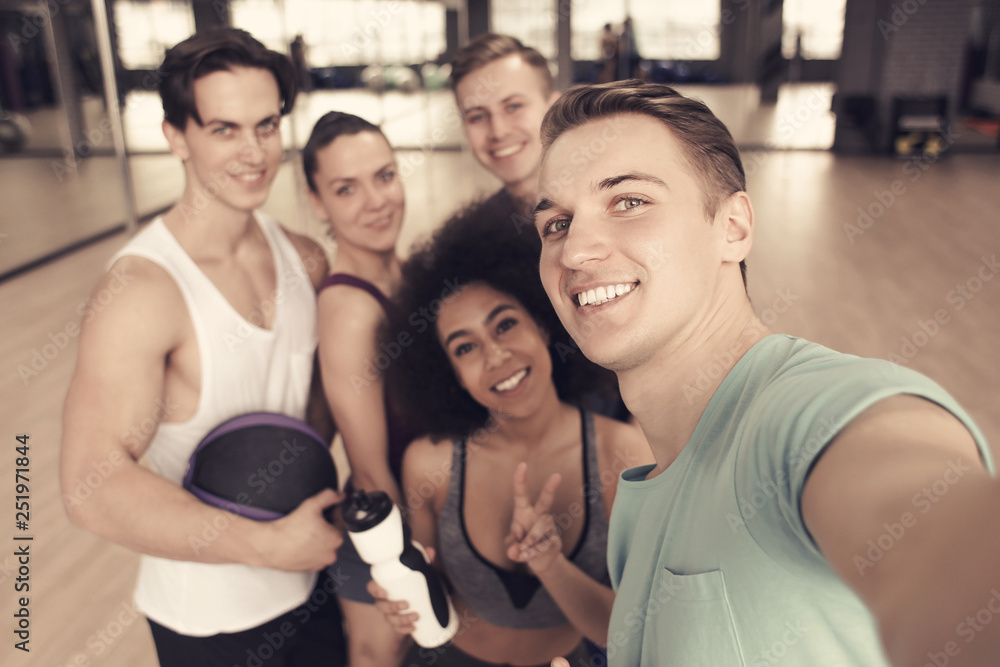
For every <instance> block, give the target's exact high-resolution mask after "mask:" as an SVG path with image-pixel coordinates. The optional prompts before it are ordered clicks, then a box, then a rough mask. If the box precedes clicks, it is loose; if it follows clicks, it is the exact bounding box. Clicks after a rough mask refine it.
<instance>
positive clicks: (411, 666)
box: [400, 642, 607, 667]
mask: <svg viewBox="0 0 1000 667" xmlns="http://www.w3.org/2000/svg"><path fill="white" fill-rule="evenodd" d="M585 644H586V642H580V645H579V646H577V647H576V649H575V650H574V651H573V652H572V653H570V654H569V655H567V656H565V658H566V659H567V660H569V664H570V665H571V666H572V667H584V666H586V667H590V666H591V665H594V664H595V663H593V662H592V661H591V655H590V650H589V649H588V648H587V646H586V645H585ZM597 664H607V663H597ZM430 665H434V667H509V665H506V664H504V663H497V662H486V661H485V660H480V659H479V658H474V657H472V656H471V655H469V654H468V653H466V652H465V651H463V650H461V649H460V648H457V647H456V646H454V645H453V644H451V643H448V644H445V645H444V646H439V647H437V648H421V647H420V646H417V645H416V644H413V645H412V646H411V647H410V651H409V653H407V654H406V657H405V658H404V659H403V662H402V664H401V665H400V667H424V666H430ZM540 667H549V663H545V665H542V666H540Z"/></svg>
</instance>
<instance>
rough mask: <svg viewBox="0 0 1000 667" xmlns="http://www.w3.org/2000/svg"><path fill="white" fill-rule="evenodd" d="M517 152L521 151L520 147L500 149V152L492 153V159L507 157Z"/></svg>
mask: <svg viewBox="0 0 1000 667" xmlns="http://www.w3.org/2000/svg"><path fill="white" fill-rule="evenodd" d="M519 150H521V147H520V146H509V147H507V148H501V149H500V150H497V151H493V157H507V156H509V155H513V154H514V153H516V152H518V151H519Z"/></svg>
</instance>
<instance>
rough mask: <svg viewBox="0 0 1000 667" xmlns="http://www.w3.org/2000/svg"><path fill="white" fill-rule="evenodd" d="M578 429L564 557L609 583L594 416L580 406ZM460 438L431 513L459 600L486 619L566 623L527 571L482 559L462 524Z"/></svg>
mask: <svg viewBox="0 0 1000 667" xmlns="http://www.w3.org/2000/svg"><path fill="white" fill-rule="evenodd" d="M580 420H581V422H582V423H581V429H582V435H583V438H582V439H583V456H582V459H583V479H584V480H585V481H584V489H583V499H584V501H585V503H584V504H585V509H584V521H583V530H582V531H581V532H580V539H579V541H578V542H577V545H576V548H574V549H573V552H572V554H570V556H569V559H570V560H571V561H572V562H573V563H574V564H576V566H577V567H579V568H580V569H581V570H582V571H583V572H584V573H586V574H587V575H588V576H590V577H591V578H592V579H594V580H595V581H599V582H601V583H603V584H608V583H609V581H610V580H609V578H608V568H607V550H608V519H607V513H606V512H605V508H604V495H603V494H602V492H601V475H600V470H599V469H598V465H597V447H596V446H595V444H594V417H593V415H592V414H590V413H588V412H581V414H580ZM465 453H466V447H465V440H456V441H455V445H454V450H453V452H452V469H451V480H450V482H449V486H448V496H447V498H446V500H445V504H444V507H443V508H442V509H441V513H440V515H439V516H438V519H437V531H438V547H439V549H440V558H441V563H442V565H443V567H444V571H445V574H446V575H447V576H448V580H449V581H450V582H451V585H452V587H453V588H454V590H455V592H456V593H457V594H458V596H459V597H460V598H461V599H462V601H463V602H464V603H465V604H466V606H468V607H469V609H471V610H472V611H473V612H475V614H476V615H477V616H479V617H480V618H482V619H483V620H484V621H486V622H487V623H492V624H493V625H498V626H501V627H506V628H552V627H557V626H560V625H565V624H566V623H568V621H567V620H566V617H565V616H564V615H563V613H562V611H560V609H559V607H558V606H557V605H556V603H555V602H554V601H553V600H552V598H551V597H550V596H549V594H548V591H546V590H545V589H544V588H543V587H542V585H541V582H540V581H539V580H538V578H537V577H535V576H534V575H532V574H529V573H521V572H511V571H509V570H504V569H502V568H500V567H498V566H497V565H495V564H494V563H492V562H490V561H488V560H486V558H484V557H483V556H482V555H481V554H480V553H479V552H478V551H476V548H475V547H474V546H472V542H471V541H470V540H469V533H468V531H467V530H466V529H465V520H464V513H463V511H462V508H463V506H464V505H465Z"/></svg>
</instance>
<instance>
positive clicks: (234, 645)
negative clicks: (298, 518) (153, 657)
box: [147, 572, 347, 667]
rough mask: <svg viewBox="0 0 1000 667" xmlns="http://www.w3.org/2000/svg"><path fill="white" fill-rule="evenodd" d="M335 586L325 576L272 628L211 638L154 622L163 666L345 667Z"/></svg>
mask: <svg viewBox="0 0 1000 667" xmlns="http://www.w3.org/2000/svg"><path fill="white" fill-rule="evenodd" d="M333 590H334V585H333V581H332V580H331V579H330V577H329V576H328V575H327V574H326V573H325V572H324V573H321V574H320V576H319V577H318V578H317V580H316V587H315V588H314V589H313V591H312V593H311V594H310V595H309V599H308V600H306V601H305V602H304V603H303V604H302V605H301V606H299V607H296V608H295V609H293V610H291V611H289V612H287V613H285V614H282V615H281V616H278V617H277V618H274V619H271V620H270V621H268V622H267V623H264V624H262V625H259V626H257V627H256V628H251V629H249V630H241V631H240V632H225V633H220V634H217V635H211V636H208V637H191V636H188V635H182V634H179V633H177V632H174V631H173V630H170V629H169V628H165V627H163V626H162V625H160V624H159V623H157V622H155V621H153V620H152V619H147V620H149V627H150V629H152V631H153V641H154V642H155V644H156V654H157V657H158V658H159V660H160V666H161V667H190V666H192V665H198V667H314V666H316V665H322V666H323V667H343V666H344V665H346V664H347V650H346V642H345V641H344V630H343V623H342V620H341V615H340V606H339V605H338V604H337V600H336V596H335V595H334V593H333Z"/></svg>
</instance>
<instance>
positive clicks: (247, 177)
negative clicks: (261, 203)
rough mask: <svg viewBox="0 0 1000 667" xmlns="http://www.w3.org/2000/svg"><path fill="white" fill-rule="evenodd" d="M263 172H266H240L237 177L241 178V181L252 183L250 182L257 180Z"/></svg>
mask: <svg viewBox="0 0 1000 667" xmlns="http://www.w3.org/2000/svg"><path fill="white" fill-rule="evenodd" d="M263 174H264V172H262V171H258V172H257V173H255V174H240V175H239V176H237V178H239V179H240V180H241V181H245V182H247V183H250V182H253V181H256V180H257V179H258V178H260V177H261V176H262V175H263Z"/></svg>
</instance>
